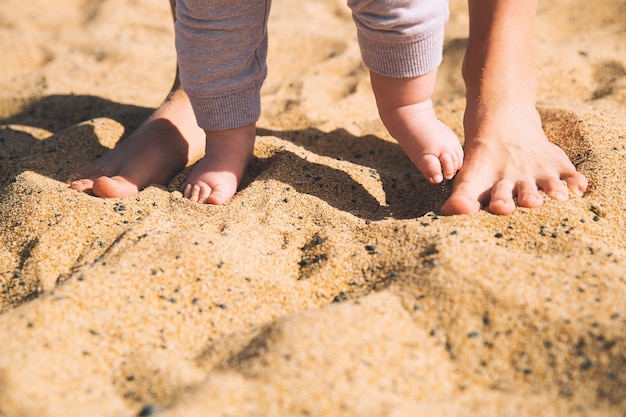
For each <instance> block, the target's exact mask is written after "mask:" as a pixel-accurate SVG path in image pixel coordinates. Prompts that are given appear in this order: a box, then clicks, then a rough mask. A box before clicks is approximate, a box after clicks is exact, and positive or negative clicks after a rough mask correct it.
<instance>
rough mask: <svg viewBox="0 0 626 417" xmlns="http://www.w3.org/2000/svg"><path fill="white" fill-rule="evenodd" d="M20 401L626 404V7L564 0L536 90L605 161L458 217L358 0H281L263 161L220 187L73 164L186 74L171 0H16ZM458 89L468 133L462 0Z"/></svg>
mask: <svg viewBox="0 0 626 417" xmlns="http://www.w3.org/2000/svg"><path fill="white" fill-rule="evenodd" d="M3 4H4V8H3V12H2V14H1V15H0V46H1V47H2V51H3V52H2V59H1V62H0V67H1V68H2V71H1V72H0V119H1V120H0V124H1V125H2V126H1V127H0V190H1V191H0V193H1V194H0V196H1V198H0V248H1V249H0V284H1V286H2V289H1V291H0V293H1V294H0V312H1V314H0V416H11V417H18V416H38V417H39V416H50V417H56V416H63V417H68V416H111V417H113V416H116V417H119V416H137V415H159V416H167V417H170V416H186V417H192V416H238V417H239V416H333V417H334V416H337V417H340V416H389V417H401V416H418V415H420V416H421V415H428V416H459V417H460V416H581V417H582V416H602V417H611V416H616V417H623V416H624V415H626V414H625V413H626V336H625V335H626V281H625V277H626V259H625V257H624V256H625V254H626V180H625V177H624V173H623V171H624V166H625V163H626V140H625V139H624V135H626V111H625V109H626V23H625V22H626V3H625V2H623V1H617V0H613V1H612V0H598V1H593V2H590V1H583V0H572V1H570V0H555V1H552V2H541V4H540V10H539V13H538V19H537V25H536V55H537V63H538V69H539V76H540V84H539V108H540V112H541V115H542V117H543V121H544V128H545V130H546V132H547V134H548V136H549V138H550V139H551V140H552V141H554V142H556V143H558V144H559V145H560V146H561V147H563V149H564V150H565V151H566V152H567V153H568V155H569V156H570V158H571V159H572V161H573V162H574V163H575V165H576V166H577V167H578V169H579V170H580V171H582V172H583V173H584V174H585V175H586V176H587V178H588V179H589V182H590V186H589V191H588V192H587V193H586V194H585V195H584V196H583V197H582V198H577V197H572V198H571V199H570V200H569V201H567V202H565V203H557V202H555V201H551V200H549V199H547V200H546V203H545V205H544V206H543V207H541V208H538V209H534V210H528V209H519V210H517V211H515V213H513V214H511V215H509V216H503V217H500V216H494V215H491V214H489V213H486V212H481V213H479V214H476V215H471V216H455V217H440V216H438V215H437V214H436V213H437V211H438V210H439V208H440V207H441V205H442V204H443V202H444V201H445V199H446V197H447V196H448V195H449V193H450V189H451V184H449V183H448V184H444V185H440V186H434V185H429V184H428V183H426V182H425V181H424V180H423V179H422V178H421V175H420V174H419V173H418V171H417V170H416V169H415V168H414V167H413V166H412V165H411V163H410V162H409V160H408V158H407V157H406V156H405V155H404V154H403V152H402V151H401V150H400V148H399V147H398V146H397V144H395V142H394V141H393V140H392V139H391V138H390V136H389V135H388V133H387V132H386V131H385V129H384V127H383V126H382V124H381V123H380V121H379V120H378V117H377V113H376V108H375V105H374V100H373V95H372V92H371V89H370V87H369V81H368V75H367V71H366V70H365V69H364V67H363V65H362V63H361V60H360V54H359V49H358V45H357V43H356V37H355V29H354V25H353V23H352V21H351V16H350V14H349V11H348V9H347V7H346V6H345V2H343V1H339V0H319V1H312V0H307V1H290V0H275V2H274V5H273V10H272V15H271V21H270V26H269V28H270V29H269V31H270V56H269V71H270V72H269V77H268V80H267V82H266V84H265V86H264V89H263V114H262V117H261V120H260V121H259V124H258V126H259V130H258V135H259V136H258V141H257V145H256V148H255V157H254V160H253V161H252V163H251V166H250V168H249V170H248V172H247V174H246V177H245V179H244V181H243V184H242V186H241V190H240V191H239V193H238V194H237V195H236V196H235V197H234V198H233V199H232V200H231V201H230V202H228V203H227V204H225V205H224V206H221V207H214V206H200V205H196V204H193V203H190V202H188V201H186V200H184V199H182V198H181V195H180V193H179V192H178V191H177V190H178V187H179V186H180V184H181V183H182V181H184V178H185V175H186V174H187V173H188V172H189V168H188V169H187V170H186V171H185V172H183V173H181V174H180V175H178V176H177V177H175V178H174V179H173V180H172V181H171V183H169V184H168V185H167V186H150V187H148V188H146V189H145V190H143V191H141V192H140V193H139V194H138V195H136V196H132V197H127V198H122V199H109V200H106V199H101V198H97V197H93V196H90V195H87V194H83V193H79V192H76V191H72V190H70V189H68V187H67V185H66V184H65V180H66V178H67V177H68V176H69V175H70V173H71V172H72V170H73V169H74V168H75V167H77V166H79V165H81V164H83V163H85V162H87V161H90V160H92V159H94V158H95V157H96V156H98V155H100V154H102V153H103V152H104V151H105V150H106V149H108V148H112V147H113V146H115V144H116V142H117V141H118V140H124V138H125V137H127V136H128V134H129V133H130V132H132V131H133V129H135V128H136V127H137V126H138V125H139V124H140V123H141V122H142V121H143V120H144V119H145V118H146V117H147V116H148V115H149V114H150V113H151V111H152V109H154V108H155V107H157V106H158V105H159V103H160V102H161V100H162V99H163V98H164V97H165V95H166V94H167V92H168V91H169V88H170V85H171V82H172V80H173V77H174V71H175V51H174V46H173V28H172V24H171V17H170V14H169V7H168V4H167V2H166V1H158V2H157V1H154V0H134V1H128V0H127V1H124V0H108V1H85V0H83V1H79V0H59V1H55V2H49V1H44V0H33V1H29V2H24V1H21V0H20V1H18V0H6V1H4V2H3ZM450 6H451V12H452V14H451V17H450V21H449V24H448V27H447V34H446V42H445V52H444V62H443V64H442V67H441V70H440V77H439V81H438V86H437V90H436V92H435V104H436V107H437V112H438V114H439V115H440V117H441V118H442V119H443V120H444V121H445V122H446V123H447V124H449V125H450V126H451V127H452V128H453V130H454V131H455V132H456V133H457V134H458V135H459V136H460V137H462V115H463V109H464V87H463V83H462V80H461V77H460V65H461V60H462V56H463V52H464V49H465V45H466V41H467V30H468V22H467V19H468V15H467V10H466V7H467V6H466V4H465V3H464V2H463V1H457V0H453V1H452V2H451V5H450Z"/></svg>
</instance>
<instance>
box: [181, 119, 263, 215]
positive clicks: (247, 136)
mask: <svg viewBox="0 0 626 417" xmlns="http://www.w3.org/2000/svg"><path fill="white" fill-rule="evenodd" d="M255 132H256V129H255V125H254V124H251V125H247V126H243V127H239V128H235V129H229V130H222V131H207V132H206V150H205V156H204V157H203V158H202V159H201V160H200V161H198V163H197V164H196V165H195V166H194V168H193V170H192V171H191V174H189V177H188V178H187V181H186V182H185V183H184V184H183V185H182V187H181V188H182V191H183V195H184V196H185V197H186V198H188V199H189V200H191V201H193V202H195V203H200V204H222V203H225V202H226V201H228V200H230V198H231V197H232V196H233V195H234V194H235V192H236V191H237V186H238V185H239V182H240V181H241V178H242V177H243V173H244V171H245V169H246V166H247V165H248V162H249V161H250V157H251V156H252V152H253V150H254V141H255Z"/></svg>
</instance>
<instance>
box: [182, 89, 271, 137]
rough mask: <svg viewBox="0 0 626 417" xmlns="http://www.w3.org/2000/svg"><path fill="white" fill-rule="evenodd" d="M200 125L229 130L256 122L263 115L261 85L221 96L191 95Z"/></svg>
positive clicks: (203, 127)
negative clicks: (203, 96) (204, 96)
mask: <svg viewBox="0 0 626 417" xmlns="http://www.w3.org/2000/svg"><path fill="white" fill-rule="evenodd" d="M189 100H190V101H191V106H192V107H193V111H194V113H195V114H196V119H197V121H198V126H200V127H201V128H202V129H204V130H227V129H234V128H237V127H242V126H247V125H249V124H252V123H255V122H256V121H257V120H258V119H259V117H260V116H261V85H255V86H253V87H251V88H248V89H246V90H243V91H238V92H234V93H232V94H227V95H224V96H221V97H210V98H200V97H193V96H191V95H190V96H189Z"/></svg>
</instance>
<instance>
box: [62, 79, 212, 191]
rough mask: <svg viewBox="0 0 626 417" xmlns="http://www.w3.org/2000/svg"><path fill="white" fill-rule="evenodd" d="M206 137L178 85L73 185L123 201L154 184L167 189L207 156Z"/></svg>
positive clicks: (82, 170) (75, 177) (81, 170)
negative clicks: (179, 173)
mask: <svg viewBox="0 0 626 417" xmlns="http://www.w3.org/2000/svg"><path fill="white" fill-rule="evenodd" d="M204 146H205V133H204V131H203V130H202V129H201V128H200V127H198V126H197V124H196V119H195V116H194V113H193V110H192V108H191V104H190V103H189V99H188V97H187V95H186V94H185V92H184V91H183V90H182V88H180V86H179V85H178V83H176V84H175V87H174V88H173V89H172V92H171V93H170V95H169V96H168V97H167V99H166V100H165V101H164V102H163V104H161V106H160V107H159V108H158V109H157V110H156V111H155V112H154V113H153V114H152V115H151V116H150V118H148V120H146V121H145V122H144V123H143V124H142V125H141V126H140V127H139V128H138V129H137V130H136V131H135V132H134V133H133V134H131V135H130V136H129V137H128V138H126V139H125V140H124V141H122V142H120V143H119V144H118V145H117V146H116V147H115V148H114V149H112V150H110V151H108V152H107V153H105V154H104V155H102V156H101V157H99V158H98V159H96V160H95V161H93V162H91V163H89V164H87V165H85V166H83V167H81V168H79V169H78V170H77V171H76V174H74V175H72V178H71V179H70V180H68V183H69V185H70V187H71V188H72V189H74V190H78V191H92V192H93V193H94V194H95V195H97V196H100V197H124V196H128V195H133V194H136V193H137V192H139V191H140V190H141V189H142V188H144V187H146V186H148V185H150V184H161V185H162V184H166V183H167V182H168V181H169V180H170V179H171V178H172V177H173V176H174V175H176V174H177V173H178V172H180V171H181V170H183V169H184V168H185V166H186V165H187V163H188V162H189V161H192V160H194V159H197V158H198V157H200V156H201V155H202V153H203V152H204Z"/></svg>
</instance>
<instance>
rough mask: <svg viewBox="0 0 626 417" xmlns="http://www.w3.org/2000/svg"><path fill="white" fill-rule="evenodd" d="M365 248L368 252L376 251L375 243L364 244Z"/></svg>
mask: <svg viewBox="0 0 626 417" xmlns="http://www.w3.org/2000/svg"><path fill="white" fill-rule="evenodd" d="M365 250H366V251H368V252H369V253H376V245H365Z"/></svg>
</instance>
